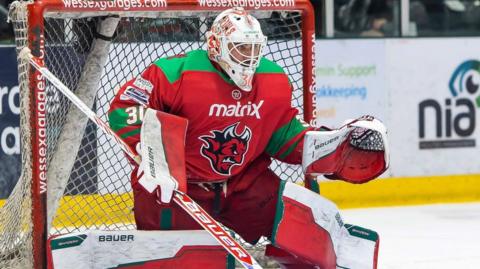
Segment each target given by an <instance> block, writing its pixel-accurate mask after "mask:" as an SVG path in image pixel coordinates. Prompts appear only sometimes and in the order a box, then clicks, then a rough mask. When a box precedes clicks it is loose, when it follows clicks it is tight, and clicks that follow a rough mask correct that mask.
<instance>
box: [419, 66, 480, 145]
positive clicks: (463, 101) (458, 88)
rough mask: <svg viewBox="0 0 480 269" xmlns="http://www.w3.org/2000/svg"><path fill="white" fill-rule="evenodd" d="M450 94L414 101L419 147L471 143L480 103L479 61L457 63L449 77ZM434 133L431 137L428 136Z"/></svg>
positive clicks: (472, 142) (472, 143)
mask: <svg viewBox="0 0 480 269" xmlns="http://www.w3.org/2000/svg"><path fill="white" fill-rule="evenodd" d="M448 86H449V89H450V94H451V95H452V97H451V98H445V100H441V101H440V100H435V99H426V100H423V101H422V102H420V103H419V104H418V114H419V115H418V118H419V138H420V142H419V148H420V149H431V148H458V147H475V144H476V140H475V139H474V138H473V137H472V135H473V133H474V131H475V127H476V126H475V124H476V108H475V107H480V95H479V91H478V89H479V87H480V61H477V60H468V61H465V62H463V63H462V64H460V65H459V66H458V67H457V68H456V69H455V71H454V72H453V74H452V77H451V78H450V81H449V84H448ZM433 134H435V138H428V136H429V135H430V136H432V135H433Z"/></svg>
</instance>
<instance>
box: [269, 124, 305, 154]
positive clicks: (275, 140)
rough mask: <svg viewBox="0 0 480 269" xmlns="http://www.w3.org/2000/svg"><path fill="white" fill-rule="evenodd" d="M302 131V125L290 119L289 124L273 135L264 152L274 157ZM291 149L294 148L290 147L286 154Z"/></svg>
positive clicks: (303, 128)
mask: <svg viewBox="0 0 480 269" xmlns="http://www.w3.org/2000/svg"><path fill="white" fill-rule="evenodd" d="M303 130H305V127H304V126H303V125H302V123H300V121H298V120H297V119H296V118H294V119H292V120H291V121H290V122H288V123H287V124H285V125H284V126H282V127H280V128H279V129H278V130H276V131H275V132H274V133H273V135H272V137H271V138H270V141H269V142H268V145H267V148H266V149H265V151H266V152H267V153H268V154H269V155H270V156H274V155H275V154H277V152H278V151H279V150H280V149H281V148H282V147H283V146H284V145H285V144H286V143H288V142H289V141H290V140H291V139H292V138H294V137H295V136H296V135H298V134H299V133H301V132H302V131H303ZM295 146H296V143H295ZM293 149H294V148H292V147H290V148H289V150H288V151H287V153H290V152H291V151H292V150H293ZM287 155H288V154H287ZM285 156H286V155H285Z"/></svg>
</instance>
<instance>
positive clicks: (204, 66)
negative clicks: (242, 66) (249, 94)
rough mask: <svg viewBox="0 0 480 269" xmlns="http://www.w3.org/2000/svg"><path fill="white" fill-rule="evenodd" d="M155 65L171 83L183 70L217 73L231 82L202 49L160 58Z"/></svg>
mask: <svg viewBox="0 0 480 269" xmlns="http://www.w3.org/2000/svg"><path fill="white" fill-rule="evenodd" d="M155 65H156V66H158V67H159V68H160V69H162V71H163V73H164V74H165V76H166V77H167V79H168V81H169V82H170V83H171V84H173V83H174V82H175V81H177V80H178V79H179V78H180V76H181V75H182V73H183V72H185V71H203V72H213V73H217V74H219V75H220V76H221V77H222V78H223V79H224V80H225V81H226V82H228V83H233V82H232V80H231V79H230V78H228V77H227V76H226V75H225V74H224V73H222V72H220V71H219V70H217V69H216V68H215V67H214V66H213V65H212V63H211V62H210V59H209V58H208V54H207V52H206V51H204V50H192V51H190V52H188V53H187V54H185V55H184V56H182V55H180V56H175V57H168V58H161V59H158V60H157V61H155Z"/></svg>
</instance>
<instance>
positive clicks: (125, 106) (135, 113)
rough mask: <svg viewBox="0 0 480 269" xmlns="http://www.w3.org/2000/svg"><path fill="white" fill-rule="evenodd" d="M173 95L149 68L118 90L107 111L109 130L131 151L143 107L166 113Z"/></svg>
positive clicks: (164, 79)
mask: <svg viewBox="0 0 480 269" xmlns="http://www.w3.org/2000/svg"><path fill="white" fill-rule="evenodd" d="M175 95H176V92H175V89H174V87H173V86H172V84H171V83H170V81H169V80H168V79H167V77H166V75H165V73H164V72H163V70H162V69H161V68H160V67H159V66H158V65H156V64H152V65H150V66H149V67H148V68H147V69H146V70H145V71H144V72H143V73H142V74H141V75H140V76H138V77H136V78H134V79H132V80H130V81H128V82H127V83H125V84H124V85H123V86H122V87H121V88H120V89H119V91H118V93H117V94H116V96H115V98H114V99H113V101H112V103H111V105H110V109H109V111H108V119H109V124H110V127H111V128H112V130H113V131H114V132H115V133H116V134H117V135H118V136H120V137H121V138H122V139H123V140H124V141H125V142H126V143H127V144H128V145H129V146H130V147H131V148H132V149H136V146H137V144H138V142H139V141H140V130H141V127H142V120H143V115H144V111H145V107H149V108H152V109H155V110H161V111H165V112H168V111H169V109H170V107H171V104H172V98H174V96H175Z"/></svg>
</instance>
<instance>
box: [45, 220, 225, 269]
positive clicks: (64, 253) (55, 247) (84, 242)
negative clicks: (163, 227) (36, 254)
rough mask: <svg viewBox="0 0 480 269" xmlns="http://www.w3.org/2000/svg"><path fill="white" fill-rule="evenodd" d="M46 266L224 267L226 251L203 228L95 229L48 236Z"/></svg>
mask: <svg viewBox="0 0 480 269" xmlns="http://www.w3.org/2000/svg"><path fill="white" fill-rule="evenodd" d="M48 246H49V250H50V253H49V254H50V255H49V261H48V262H49V265H50V267H49V268H53V269H104V268H192V269H193V268H198V267H197V266H199V265H203V266H204V268H219V269H220V268H222V269H224V268H225V264H226V261H227V252H226V251H225V250H224V249H223V247H222V246H220V244H219V243H218V242H217V241H216V240H215V239H214V238H213V237H212V236H210V235H209V234H208V233H207V232H206V231H201V230H189V231H136V230H135V231H97V230H90V231H87V232H84V233H81V232H79V233H71V234H66V235H61V236H58V237H54V238H52V239H50V240H49V244H48Z"/></svg>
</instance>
